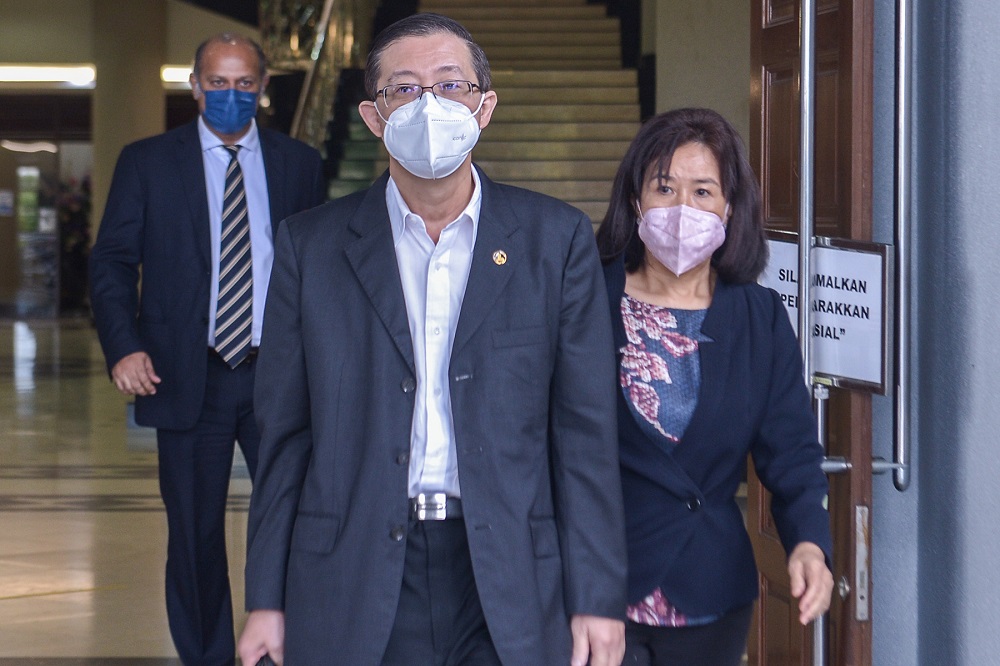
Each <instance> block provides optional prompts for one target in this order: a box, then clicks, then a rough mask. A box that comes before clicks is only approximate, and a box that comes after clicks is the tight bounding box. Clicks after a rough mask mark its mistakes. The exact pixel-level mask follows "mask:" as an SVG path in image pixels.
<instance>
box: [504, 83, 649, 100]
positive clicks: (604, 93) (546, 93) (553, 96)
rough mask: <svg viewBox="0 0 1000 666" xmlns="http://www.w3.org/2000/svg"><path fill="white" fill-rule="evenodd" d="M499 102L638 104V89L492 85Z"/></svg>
mask: <svg viewBox="0 0 1000 666" xmlns="http://www.w3.org/2000/svg"><path fill="white" fill-rule="evenodd" d="M493 89H494V90H496V91H497V99H498V101H499V103H500V104H549V103H551V102H553V101H558V102H573V103H576V104H638V103H639V91H638V90H637V89H636V88H635V87H632V88H626V87H622V86H616V87H601V86H566V85H560V86H550V87H544V88H542V87H524V88H514V87H510V86H494V87H493Z"/></svg>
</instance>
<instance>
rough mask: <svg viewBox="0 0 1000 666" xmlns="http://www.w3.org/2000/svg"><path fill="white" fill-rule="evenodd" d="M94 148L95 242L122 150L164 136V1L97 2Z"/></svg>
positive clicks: (94, 30) (95, 2)
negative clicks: (145, 138) (161, 70)
mask: <svg viewBox="0 0 1000 666" xmlns="http://www.w3.org/2000/svg"><path fill="white" fill-rule="evenodd" d="M93 3H94V4H93V8H94V14H93V17H94V18H93V21H94V25H93V35H94V65H95V66H96V68H97V85H96V88H95V89H94V95H93V109H92V114H91V116H92V118H93V120H92V123H93V142H94V169H93V212H92V215H91V227H92V237H94V236H95V235H96V233H97V228H98V226H99V225H100V221H101V216H102V215H103V214H104V204H105V202H106V201H107V196H108V188H109V187H110V185H111V177H112V175H113V174H114V169H115V162H116V161H117V159H118V154H119V153H120V152H121V149H122V147H124V146H125V145H126V144H128V143H131V142H132V141H135V140H137V139H141V138H143V137H147V136H152V135H154V134H159V133H161V132H163V130H164V128H165V125H166V99H165V94H164V90H163V85H162V83H161V82H160V67H161V66H162V65H163V64H164V63H165V57H166V42H167V2H166V0H138V1H137V0H130V1H129V2H122V0H93Z"/></svg>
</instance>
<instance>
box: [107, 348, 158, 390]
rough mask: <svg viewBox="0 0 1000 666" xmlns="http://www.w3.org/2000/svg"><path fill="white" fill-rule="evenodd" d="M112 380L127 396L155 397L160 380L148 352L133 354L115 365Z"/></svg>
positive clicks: (112, 370)
mask: <svg viewBox="0 0 1000 666" xmlns="http://www.w3.org/2000/svg"><path fill="white" fill-rule="evenodd" d="M111 379H113V380H114V382H115V386H116V387H117V388H118V390H119V391H121V392H122V393H123V394H125V395H153V394H154V393H156V385H157V384H159V383H160V378H159V377H158V376H157V375H156V372H155V371H154V370H153V361H152V360H150V358H149V354H147V353H146V352H133V353H131V354H129V355H128V356H126V357H124V358H122V359H121V360H120V361H118V362H117V363H115V367H113V368H111Z"/></svg>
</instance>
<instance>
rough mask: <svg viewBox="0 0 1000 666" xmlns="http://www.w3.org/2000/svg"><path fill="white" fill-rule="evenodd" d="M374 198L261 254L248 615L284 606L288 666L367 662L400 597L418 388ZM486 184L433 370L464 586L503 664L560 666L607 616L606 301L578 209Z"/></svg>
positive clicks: (337, 206)
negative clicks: (452, 317) (575, 629)
mask: <svg viewBox="0 0 1000 666" xmlns="http://www.w3.org/2000/svg"><path fill="white" fill-rule="evenodd" d="M387 179H388V175H387V174H385V175H383V176H382V178H381V179H380V180H378V181H377V182H376V183H375V184H374V185H373V186H372V187H371V188H370V189H368V190H366V191H363V192H360V193H356V194H354V195H351V196H348V197H345V198H343V199H340V200H337V201H334V202H330V203H328V204H326V205H324V206H321V207H318V208H315V209H313V210H311V211H307V212H305V213H302V214H300V215H296V216H293V217H292V218H290V219H289V220H288V221H287V223H286V224H285V225H282V227H281V228H280V229H279V231H278V238H277V241H276V249H275V261H274V270H273V275H272V278H271V286H270V293H269V295H268V301H267V311H266V312H267V314H266V317H265V320H264V321H265V324H264V333H263V339H262V342H261V351H260V357H259V364H258V367H257V383H256V386H257V392H256V404H255V409H256V413H257V415H258V423H259V425H260V428H261V435H262V441H261V447H260V464H259V470H258V475H257V478H256V480H255V483H254V492H253V498H252V501H251V506H250V519H249V521H250V525H249V536H248V554H247V569H246V601H247V608H248V609H250V610H253V609H268V608H270V609H284V611H285V620H286V647H285V655H286V659H287V662H286V663H289V664H291V665H292V666H297V665H298V664H326V663H333V662H331V661H330V660H331V659H334V660H335V662H336V663H344V664H361V665H363V664H378V663H379V662H380V660H381V657H382V654H383V652H384V649H385V646H386V644H387V642H388V639H389V633H390V630H391V628H392V624H393V618H394V616H395V611H396V604H397V600H398V597H399V590H400V586H401V581H402V576H403V559H404V552H405V549H406V537H405V534H406V530H407V529H408V504H407V470H408V454H409V448H410V426H411V420H412V417H413V408H414V382H415V377H416V375H415V372H414V365H413V349H412V344H411V340H410V333H409V327H408V324H407V316H406V306H405V303H404V300H403V292H402V287H401V286H400V279H399V273H398V270H397V265H396V257H395V252H394V249H393V242H392V232H391V229H390V226H389V218H388V212H387V209H386V203H385V187H386V182H387ZM482 187H483V199H482V214H481V216H480V222H479V231H478V236H477V240H476V246H475V249H474V253H473V260H472V268H471V272H470V275H469V282H468V287H467V289H466V294H465V300H464V304H463V307H462V312H461V315H460V318H459V323H458V328H457V331H456V338H455V342H454V349H453V353H452V357H451V362H450V371H449V377H450V380H451V386H450V390H451V395H452V405H453V412H454V422H455V435H456V446H457V453H458V465H459V477H460V480H461V485H462V504H463V511H464V514H465V523H466V529H467V532H468V537H469V546H470V551H471V555H472V562H473V569H474V572H475V577H476V585H477V588H478V591H479V595H480V598H481V600H482V605H483V610H484V613H485V616H486V621H487V624H488V626H489V630H490V634H491V636H492V638H493V641H494V643H495V644H496V648H497V651H498V653H499V655H500V657H501V659H502V660H503V662H504V663H508V664H517V665H522V664H568V663H569V658H570V652H571V636H570V631H569V617H570V616H571V615H573V614H592V615H601V616H606V617H615V618H623V616H624V610H625V576H626V564H625V547H624V533H623V515H622V499H621V485H620V479H619V470H618V456H617V443H616V440H617V433H616V407H615V386H616V382H615V362H614V353H613V343H612V335H611V325H610V317H609V314H608V308H607V301H606V296H605V293H604V282H603V277H602V273H601V267H600V264H599V260H598V256H597V251H596V247H595V243H594V238H593V234H592V231H591V225H590V221H589V220H588V219H587V218H586V217H585V216H584V215H583V214H582V213H580V211H578V210H576V209H574V208H571V207H569V206H567V205H566V204H563V203H561V202H559V201H556V200H555V199H552V198H549V197H545V196H543V195H539V194H536V193H533V192H528V191H526V190H522V189H518V188H513V187H508V186H503V185H497V184H495V183H492V182H491V181H490V180H489V179H487V178H486V177H485V176H482ZM496 250H503V251H504V252H506V254H507V261H506V263H503V264H502V265H500V264H498V263H496V262H494V261H493V259H492V256H493V253H494V252H495V251H496Z"/></svg>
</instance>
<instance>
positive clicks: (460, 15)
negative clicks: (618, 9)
mask: <svg viewBox="0 0 1000 666" xmlns="http://www.w3.org/2000/svg"><path fill="white" fill-rule="evenodd" d="M421 4H422V5H423V8H422V9H421V11H425V12H434V13H437V14H444V15H445V16H449V17H451V18H453V19H455V20H456V21H458V22H459V23H462V24H464V23H465V22H466V21H477V20H478V21H489V20H493V19H530V20H539V19H597V18H606V17H607V15H608V10H607V9H606V8H605V7H604V5H580V6H554V7H553V6H551V5H554V4H556V3H552V2H549V3H546V4H548V5H550V6H547V7H539V6H537V4H533V5H532V6H524V5H522V6H509V5H514V4H515V3H505V4H504V5H503V6H500V4H499V3H497V4H494V5H492V6H489V5H484V4H482V3H477V4H476V6H474V7H473V6H470V5H471V2H467V3H466V4H465V6H458V5H456V6H454V7H437V8H432V5H434V4H436V3H421Z"/></svg>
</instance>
